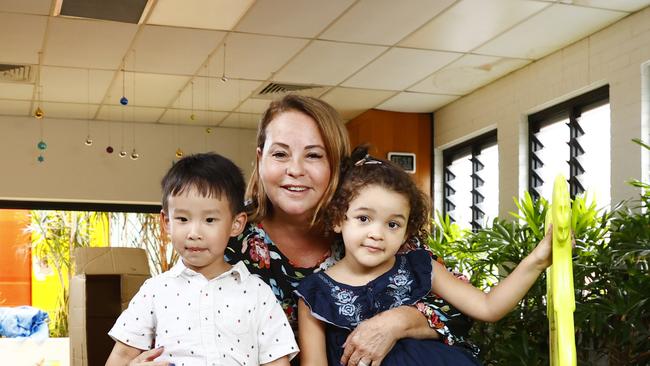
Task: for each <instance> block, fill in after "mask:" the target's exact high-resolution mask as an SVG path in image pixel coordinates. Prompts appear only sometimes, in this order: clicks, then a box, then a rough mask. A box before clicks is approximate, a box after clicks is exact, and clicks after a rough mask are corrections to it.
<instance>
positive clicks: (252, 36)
mask: <svg viewBox="0 0 650 366" xmlns="http://www.w3.org/2000/svg"><path fill="white" fill-rule="evenodd" d="M65 1H72V0H63V3H61V0H29V1H25V0H0V64H12V65H26V66H28V67H27V69H25V70H27V71H25V72H24V73H23V74H20V75H17V74H16V70H14V71H12V72H4V73H3V72H2V71H0V76H2V77H1V78H0V115H5V116H7V115H9V116H30V115H33V113H34V111H35V110H36V108H37V107H38V106H39V105H40V107H41V108H42V110H43V111H44V112H45V116H46V118H63V119H81V120H86V119H88V120H91V121H92V120H98V121H134V122H143V123H164V124H188V125H198V126H222V127H234V128H255V127H256V123H257V121H258V119H259V117H260V114H261V113H262V112H263V111H264V109H265V108H266V106H267V105H268V103H269V100H270V99H272V98H273V97H277V96H278V94H265V95H260V94H259V92H260V91H261V90H262V89H263V88H264V87H266V86H267V85H268V84H269V83H271V82H273V83H277V84H290V85H295V86H292V87H285V89H286V88H293V87H295V88H298V87H309V88H307V89H303V90H302V91H300V93H303V94H307V95H312V96H317V97H321V98H323V99H324V100H326V101H327V102H329V103H330V104H332V105H333V106H334V107H336V108H337V109H338V110H339V112H340V113H341V114H342V116H343V117H344V119H346V120H349V119H352V118H354V117H355V116H357V115H359V114H360V113H362V112H364V111H366V110H368V109H371V108H377V109H382V110H389V111H402V112H432V111H435V110H436V109H438V108H440V107H442V106H444V105H445V104H447V103H450V102H452V101H453V100H455V99H457V98H459V97H461V96H463V95H466V94H468V93H471V92H472V91H473V90H475V89H477V88H480V87H481V86H483V85H486V84H488V83H490V82H493V81H494V80H496V79H498V78H500V77H502V76H504V75H506V74H509V73H511V72H513V71H514V70H517V69H519V68H521V67H523V66H525V65H527V64H529V63H531V62H533V61H535V60H538V59H540V58H542V57H544V56H545V55H547V54H549V53H551V52H553V51H555V50H558V49H560V48H562V47H564V46H566V45H568V44H571V43H573V42H575V41H577V40H580V39H582V38H584V37H586V36H588V35H590V34H592V33H594V32H596V31H598V30H600V29H602V28H604V27H606V26H608V25H609V24H612V23H614V22H616V21H618V20H619V19H621V18H623V17H625V16H627V15H628V14H630V13H632V12H635V11H638V10H640V9H642V8H644V7H645V6H648V5H649V4H650V0H617V1H611V0H573V1H571V0H562V1H550V0H549V1H546V0H457V1H454V0H408V1H406V0H405V1H399V2H396V1H394V0H326V1H323V0H257V1H255V0H183V1H178V0H148V1H147V0H143V1H142V3H143V4H144V3H146V6H145V8H144V12H143V13H142V15H141V17H140V18H139V19H140V20H139V22H138V23H137V24H133V23H126V22H117V21H106V20H98V19H88V18H80V17H71V16H62V15H59V12H60V11H61V9H62V8H63V9H65V6H66V4H65ZM87 1H90V0H87ZM98 1H99V2H104V1H105V0H98ZM77 2H79V1H78V0H77ZM132 2H134V1H132ZM113 3H118V2H113ZM122 3H129V1H128V0H127V1H122ZM224 60H225V63H224ZM30 67H31V69H30ZM0 70H2V69H0ZM39 70H40V73H39ZM122 70H124V71H122ZM39 74H40V76H39ZM222 76H226V77H227V79H228V80H227V81H226V82H223V81H222V80H221V79H222ZM21 78H22V79H24V80H22V79H21ZM38 84H40V85H41V88H40V92H39V88H36V87H35V85H38ZM122 96H125V97H126V98H127V99H128V104H127V106H122V105H121V104H120V98H121V97H122Z"/></svg>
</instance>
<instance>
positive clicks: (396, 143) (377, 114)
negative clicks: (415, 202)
mask: <svg viewBox="0 0 650 366" xmlns="http://www.w3.org/2000/svg"><path fill="white" fill-rule="evenodd" d="M347 128H348V132H349V133H350V142H351V144H352V147H355V146H357V145H359V144H362V143H367V142H369V143H371V144H372V146H373V147H374V149H373V150H371V153H372V154H373V155H377V156H378V157H381V158H384V159H387V158H388V152H389V151H395V152H409V153H415V155H416V159H415V163H416V167H415V174H414V177H413V178H414V179H415V182H416V183H417V185H418V187H420V189H422V190H423V191H424V192H425V193H427V194H430V192H431V116H430V115H429V114H426V113H400V112H388V111H380V110H377V109H371V110H369V111H366V112H364V113H363V114H361V115H360V116H358V117H356V118H354V119H353V120H351V121H350V122H348V124H347Z"/></svg>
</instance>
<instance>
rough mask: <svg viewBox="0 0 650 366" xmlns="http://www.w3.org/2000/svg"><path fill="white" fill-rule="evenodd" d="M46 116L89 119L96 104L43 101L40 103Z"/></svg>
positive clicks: (93, 112)
mask: <svg viewBox="0 0 650 366" xmlns="http://www.w3.org/2000/svg"><path fill="white" fill-rule="evenodd" d="M40 105H41V109H42V110H43V112H44V113H45V117H46V118H70V119H84V120H89V119H92V118H93V117H94V116H95V113H96V112H97V108H98V107H99V105H97V104H82V103H54V102H43V103H41V104H40Z"/></svg>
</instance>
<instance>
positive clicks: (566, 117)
mask: <svg viewBox="0 0 650 366" xmlns="http://www.w3.org/2000/svg"><path fill="white" fill-rule="evenodd" d="M528 122H529V141H530V143H529V155H528V156H529V169H530V170H529V187H528V188H529V191H530V193H531V195H532V196H533V198H539V197H540V196H542V197H545V198H546V199H550V198H551V195H552V192H553V181H554V179H555V177H556V176H557V174H560V173H561V174H563V175H564V176H565V177H566V178H567V180H568V182H569V193H570V195H571V198H573V197H575V196H577V195H579V194H582V193H585V192H587V193H588V194H589V197H590V198H592V197H593V198H594V199H595V200H596V203H597V204H598V205H599V206H601V207H602V206H608V205H609V203H610V200H611V196H610V175H611V174H610V170H611V168H610V166H611V160H610V132H609V131H610V111H609V87H608V86H604V87H601V88H599V89H596V90H594V91H592V92H589V93H587V94H584V95H581V96H579V97H576V98H573V99H571V100H569V101H566V102H564V103H561V104H559V105H557V106H554V107H551V108H548V109H546V110H543V111H541V112H538V113H535V114H533V115H530V116H529V118H528Z"/></svg>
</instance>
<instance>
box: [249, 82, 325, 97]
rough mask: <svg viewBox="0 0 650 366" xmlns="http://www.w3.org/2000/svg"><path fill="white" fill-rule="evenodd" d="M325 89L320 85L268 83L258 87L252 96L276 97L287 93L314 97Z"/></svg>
mask: <svg viewBox="0 0 650 366" xmlns="http://www.w3.org/2000/svg"><path fill="white" fill-rule="evenodd" d="M326 89H327V88H325V87H324V86H320V85H305V84H279V83H269V84H267V85H266V86H262V87H261V88H259V89H258V91H257V92H256V93H253V98H256V99H277V98H279V97H282V96H283V95H285V94H289V93H295V94H301V95H308V96H314V97H315V96H319V95H321V94H322V93H323V92H324V91H325V90H326Z"/></svg>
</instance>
